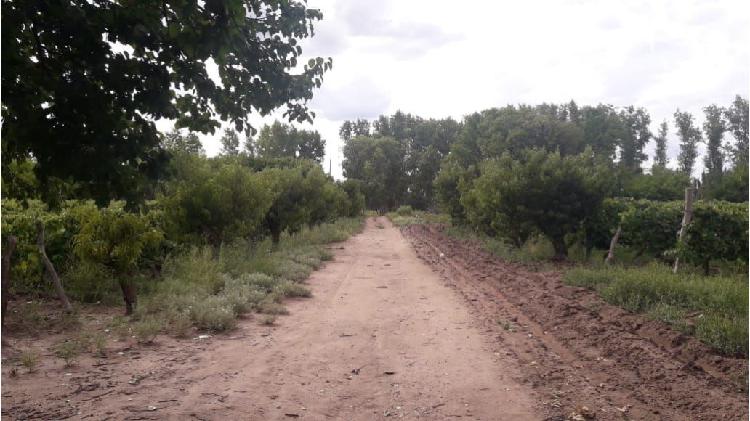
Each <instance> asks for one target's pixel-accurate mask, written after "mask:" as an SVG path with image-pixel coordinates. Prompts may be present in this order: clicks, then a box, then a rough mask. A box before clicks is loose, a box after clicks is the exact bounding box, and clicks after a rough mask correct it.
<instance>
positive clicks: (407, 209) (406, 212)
mask: <svg viewBox="0 0 750 421" xmlns="http://www.w3.org/2000/svg"><path fill="white" fill-rule="evenodd" d="M396 214H398V216H412V215H414V209H412V208H411V206H408V205H405V206H399V208H398V209H396Z"/></svg>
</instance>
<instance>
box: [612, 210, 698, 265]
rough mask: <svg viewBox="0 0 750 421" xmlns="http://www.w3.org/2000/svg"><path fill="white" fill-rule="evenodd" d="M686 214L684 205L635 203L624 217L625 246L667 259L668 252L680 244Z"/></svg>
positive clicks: (622, 240)
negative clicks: (679, 239)
mask: <svg viewBox="0 0 750 421" xmlns="http://www.w3.org/2000/svg"><path fill="white" fill-rule="evenodd" d="M683 211H684V204H683V203H682V202H678V201H674V202H655V201H651V200H636V201H633V202H632V203H631V204H630V205H629V206H628V208H627V209H626V210H625V211H623V212H622V214H621V217H622V219H621V221H622V237H621V238H622V239H621V242H622V244H626V245H630V246H633V247H634V248H636V249H637V250H638V251H639V252H640V253H647V254H649V255H651V256H655V257H660V258H665V257H668V256H667V255H666V254H665V253H666V252H668V251H670V250H674V248H675V247H676V245H677V234H678V232H679V230H680V225H681V224H682V214H683Z"/></svg>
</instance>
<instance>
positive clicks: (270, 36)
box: [2, 0, 332, 196]
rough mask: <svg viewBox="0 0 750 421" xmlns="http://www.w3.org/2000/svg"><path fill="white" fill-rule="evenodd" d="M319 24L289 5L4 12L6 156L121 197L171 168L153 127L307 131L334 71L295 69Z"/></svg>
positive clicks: (313, 63)
mask: <svg viewBox="0 0 750 421" xmlns="http://www.w3.org/2000/svg"><path fill="white" fill-rule="evenodd" d="M321 18H322V14H321V13H320V11H318V10H315V9H309V8H307V6H306V4H305V3H304V2H299V1H282V0H225V1H218V0H209V1H206V2H189V1H181V0H166V1H164V2H159V3H154V2H116V1H110V0H98V1H93V2H92V1H83V0H74V1H71V2H63V1H23V2H10V1H4V2H3V14H2V48H3V59H2V66H3V72H2V97H3V107H2V118H3V127H2V136H3V142H4V151H3V152H4V153H9V154H11V155H12V156H14V157H19V158H25V157H27V156H28V155H29V154H31V155H33V157H34V158H35V159H36V161H37V163H38V166H37V168H36V170H37V172H38V174H39V175H40V176H41V177H40V178H41V179H42V180H46V179H47V178H49V177H60V178H66V177H73V178H74V179H76V180H82V181H87V182H92V183H98V184H101V185H102V187H101V189H102V190H106V189H110V190H112V189H121V190H125V189H127V187H125V186H122V185H121V184H122V183H123V180H127V179H129V178H134V177H137V176H138V175H139V174H143V173H145V174H147V175H151V176H153V175H154V174H153V172H154V171H156V170H157V169H158V167H159V163H160V162H162V161H163V160H164V159H165V155H164V154H163V152H162V151H161V148H159V137H158V132H157V130H156V127H155V125H154V120H156V119H161V118H166V119H173V120H176V122H177V127H180V128H188V129H190V130H191V131H198V132H203V133H213V132H214V131H215V129H216V128H217V127H219V125H220V120H224V121H229V122H231V123H232V124H233V125H234V128H235V129H236V130H238V131H243V130H252V128H251V126H250V123H249V120H248V116H249V114H251V113H254V112H257V113H260V114H267V113H270V112H271V111H273V110H276V109H278V108H280V107H283V108H285V116H286V117H287V118H288V119H289V120H296V121H300V122H301V121H311V120H312V118H313V117H314V115H313V113H312V111H310V110H309V108H308V105H307V102H308V101H309V100H310V99H311V98H312V96H313V90H314V89H315V88H316V87H319V86H320V85H321V83H322V78H323V74H324V73H325V72H326V71H327V70H329V69H330V68H331V64H332V62H331V59H330V58H329V59H323V58H320V57H317V58H311V59H310V60H309V61H308V62H307V64H304V65H303V66H298V61H301V55H302V48H301V47H300V45H299V42H300V40H302V39H305V38H308V37H311V36H313V33H314V31H313V23H314V22H315V21H317V20H319V19H321ZM211 62H213V63H215V65H216V67H217V69H218V75H219V78H220V83H217V82H215V81H214V80H213V79H212V78H211V77H210V75H209V70H208V69H209V64H210V63H211ZM5 143H7V145H6V144H5ZM81 162H86V163H87V165H80V163H81ZM115 168H117V171H113V169H115ZM115 195H116V194H115V193H112V196H115Z"/></svg>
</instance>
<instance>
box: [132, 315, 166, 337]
mask: <svg viewBox="0 0 750 421" xmlns="http://www.w3.org/2000/svg"><path fill="white" fill-rule="evenodd" d="M162 325H163V324H162V323H161V322H160V321H159V320H158V319H156V318H155V317H147V318H144V319H143V320H139V321H137V322H135V323H134V324H133V334H134V335H135V338H136V340H137V341H138V343H140V344H150V343H153V342H154V339H156V335H158V334H159V332H160V331H161V328H162Z"/></svg>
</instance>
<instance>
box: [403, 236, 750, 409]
mask: <svg viewBox="0 0 750 421" xmlns="http://www.w3.org/2000/svg"><path fill="white" fill-rule="evenodd" d="M402 232H403V233H404V235H405V236H406V237H407V238H408V239H409V240H410V241H411V243H412V245H413V247H414V249H415V250H416V252H417V255H418V256H419V257H420V258H421V259H422V260H424V261H425V262H427V263H428V264H429V265H430V266H431V267H432V268H433V269H434V270H436V271H437V272H439V273H440V274H441V275H442V276H443V279H444V280H445V282H447V283H448V284H449V285H450V286H452V287H453V288H454V289H455V290H456V291H457V292H458V293H459V294H460V295H462V296H464V297H465V298H466V302H467V303H468V304H469V306H470V308H471V310H472V312H473V313H474V315H475V316H477V320H480V322H479V323H483V328H484V331H485V332H486V333H487V334H489V335H493V336H494V337H495V338H496V340H497V341H499V342H502V343H504V344H505V346H504V348H505V349H507V350H508V351H507V357H509V358H510V359H513V360H515V361H516V364H517V365H519V366H520V367H522V370H521V372H522V373H523V376H524V377H525V380H526V381H528V382H529V383H531V385H532V386H533V388H534V389H535V391H536V392H537V393H539V394H540V395H541V396H542V400H543V404H544V405H545V407H546V410H547V413H548V414H550V417H551V419H563V418H565V417H566V416H569V415H570V414H571V413H573V414H575V413H580V412H581V407H582V406H586V407H587V408H588V411H583V412H589V413H590V415H592V416H595V417H596V419H598V420H622V419H644V420H746V419H747V418H748V410H747V405H748V400H747V392H745V391H743V390H742V388H741V387H740V383H739V382H741V379H742V377H743V375H745V373H746V371H745V368H746V367H747V360H745V359H735V358H728V357H723V356H719V355H716V354H715V353H713V352H712V351H711V350H710V349H708V348H707V347H706V346H704V345H703V344H701V343H700V342H698V341H696V340H695V339H693V338H691V337H687V336H685V335H683V334H681V333H679V332H676V331H674V330H672V329H670V328H669V327H668V326H667V325H665V324H663V323H661V322H658V321H653V320H649V319H647V318H645V317H643V316H641V315H636V314H632V313H629V312H627V311H625V310H623V309H621V308H619V307H614V306H611V305H608V304H607V303H605V302H604V301H603V300H602V299H601V298H599V297H598V296H597V295H596V294H595V293H594V292H592V291H589V290H586V289H584V288H577V287H571V286H566V285H564V284H563V282H562V280H561V275H560V273H559V272H556V271H552V272H532V271H530V270H527V269H525V268H523V267H522V266H520V265H515V264H509V263H507V262H503V261H501V260H500V259H498V258H496V257H494V256H492V255H490V254H489V253H487V252H485V251H483V250H481V247H479V246H478V245H477V244H475V243H472V242H470V241H463V240H457V239H454V238H450V237H448V236H446V235H444V234H443V233H442V227H441V226H437V225H412V226H409V227H405V228H403V229H402Z"/></svg>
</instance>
